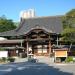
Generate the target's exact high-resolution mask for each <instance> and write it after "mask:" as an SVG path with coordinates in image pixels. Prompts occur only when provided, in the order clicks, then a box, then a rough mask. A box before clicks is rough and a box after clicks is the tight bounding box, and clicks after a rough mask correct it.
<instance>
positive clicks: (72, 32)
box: [62, 28, 75, 43]
mask: <svg viewBox="0 0 75 75" xmlns="http://www.w3.org/2000/svg"><path fill="white" fill-rule="evenodd" d="M62 36H63V37H62V39H63V40H64V41H68V42H71V43H72V42H75V28H66V29H64V31H63V32H62Z"/></svg>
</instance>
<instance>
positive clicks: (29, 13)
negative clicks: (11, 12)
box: [20, 9, 35, 19]
mask: <svg viewBox="0 0 75 75" xmlns="http://www.w3.org/2000/svg"><path fill="white" fill-rule="evenodd" d="M34 17H35V10H34V9H28V10H24V11H21V12H20V18H23V19H27V18H34Z"/></svg>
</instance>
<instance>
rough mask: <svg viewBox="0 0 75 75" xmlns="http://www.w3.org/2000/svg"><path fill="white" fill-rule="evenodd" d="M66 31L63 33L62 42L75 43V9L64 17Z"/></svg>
mask: <svg viewBox="0 0 75 75" xmlns="http://www.w3.org/2000/svg"><path fill="white" fill-rule="evenodd" d="M62 23H63V28H64V31H63V32H62V34H61V35H62V36H63V37H62V40H64V41H66V42H70V43H73V42H75V9H72V10H71V11H69V12H68V13H67V14H66V15H65V16H63V17H62Z"/></svg>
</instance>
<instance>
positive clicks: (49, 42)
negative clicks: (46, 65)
mask: <svg viewBox="0 0 75 75" xmlns="http://www.w3.org/2000/svg"><path fill="white" fill-rule="evenodd" d="M50 55H51V41H50V40H49V56H50Z"/></svg>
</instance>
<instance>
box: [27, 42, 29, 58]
mask: <svg viewBox="0 0 75 75" xmlns="http://www.w3.org/2000/svg"><path fill="white" fill-rule="evenodd" d="M28 53H29V45H28V41H27V57H28Z"/></svg>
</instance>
